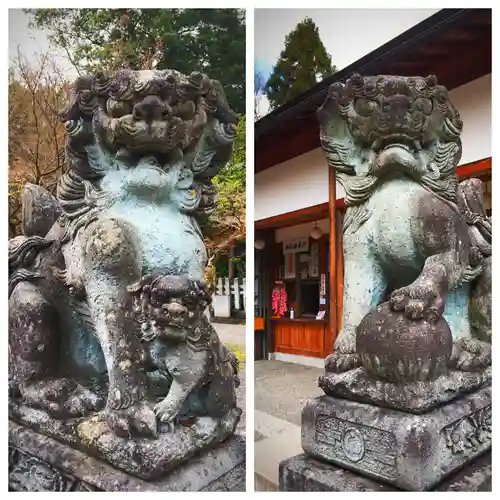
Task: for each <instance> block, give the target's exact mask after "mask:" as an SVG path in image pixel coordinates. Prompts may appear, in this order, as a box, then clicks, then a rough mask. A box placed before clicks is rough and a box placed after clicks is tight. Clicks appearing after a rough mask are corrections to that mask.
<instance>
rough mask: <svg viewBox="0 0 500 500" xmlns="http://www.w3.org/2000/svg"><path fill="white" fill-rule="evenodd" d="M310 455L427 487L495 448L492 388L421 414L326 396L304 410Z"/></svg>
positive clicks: (404, 485)
mask: <svg viewBox="0 0 500 500" xmlns="http://www.w3.org/2000/svg"><path fill="white" fill-rule="evenodd" d="M302 448H303V450H304V451H305V452H306V453H307V454H308V455H310V456H312V457H314V458H318V459H320V460H323V461H326V462H329V463H333V464H335V465H339V466H341V467H345V468H348V469H351V470H353V471H355V472H358V473H360V474H362V475H364V476H366V477H371V478H373V479H376V480H377V481H382V482H385V483H388V484H392V485H394V486H396V487H397V488H400V489H402V490H408V491H425V490H428V489H430V488H432V487H434V486H435V485H436V484H437V483H439V482H440V481H441V480H442V479H443V478H444V477H445V476H447V475H449V474H451V473H453V471H455V470H457V469H460V468H461V467H463V466H465V465H466V464H468V463H469V462H471V461H472V460H474V459H475V458H476V457H478V456H479V455H481V454H482V453H484V452H486V451H488V450H489V449H490V448H491V388H490V387H485V388H483V389H480V390H479V391H477V392H475V393H473V394H468V395H466V396H463V397H462V398H460V399H459V400H455V401H453V402H451V403H449V404H447V405H444V406H442V407H440V408H438V409H434V410H432V411H430V412H428V413H425V414H422V415H415V414H411V413H404V412H401V411H397V410H393V409H387V408H381V407H377V406H373V405H368V404H365V403H358V402H355V401H349V400H346V399H340V398H333V397H330V396H321V397H319V398H317V399H316V400H314V401H312V402H311V403H309V404H308V405H307V406H306V407H305V408H304V410H303V412H302Z"/></svg>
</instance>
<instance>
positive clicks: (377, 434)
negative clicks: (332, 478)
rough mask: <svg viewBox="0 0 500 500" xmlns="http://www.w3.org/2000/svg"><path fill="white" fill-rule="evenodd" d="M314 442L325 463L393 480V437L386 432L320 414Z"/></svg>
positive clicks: (394, 452) (394, 469) (394, 445)
mask: <svg viewBox="0 0 500 500" xmlns="http://www.w3.org/2000/svg"><path fill="white" fill-rule="evenodd" d="M315 441H316V443H317V445H318V446H319V447H321V449H322V451H323V452H324V453H325V455H326V456H325V458H326V459H327V460H328V459H330V460H332V462H340V463H343V464H345V465H351V466H353V465H355V466H356V468H357V469H360V470H363V471H366V472H369V473H371V474H374V475H376V476H379V477H381V478H385V479H389V480H391V479H395V477H396V437H395V436H394V435H393V434H391V433H390V432H387V431H384V430H381V429H376V428H374V427H369V426H366V425H359V424H355V423H353V422H347V421H346V420H342V419H340V418H335V417H331V416H328V415H321V414H320V415H318V416H317V418H316V434H315Z"/></svg>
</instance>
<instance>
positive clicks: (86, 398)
mask: <svg viewBox="0 0 500 500" xmlns="http://www.w3.org/2000/svg"><path fill="white" fill-rule="evenodd" d="M104 404H105V401H104V398H102V397H101V396H99V395H97V394H95V393H93V392H92V391H90V390H89V389H87V388H86V387H83V386H81V385H77V386H76V388H75V390H74V391H73V393H72V394H71V395H70V397H69V398H68V400H67V401H66V405H65V406H66V409H67V411H68V413H69V414H70V415H71V416H73V417H78V416H81V415H86V414H88V413H90V412H94V411H98V410H100V409H101V408H103V407H104Z"/></svg>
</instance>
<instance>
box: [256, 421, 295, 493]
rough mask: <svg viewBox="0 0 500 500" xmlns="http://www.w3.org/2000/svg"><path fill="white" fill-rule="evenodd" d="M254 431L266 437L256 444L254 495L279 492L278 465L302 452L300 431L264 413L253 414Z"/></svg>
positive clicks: (290, 424) (288, 423) (292, 425)
mask: <svg viewBox="0 0 500 500" xmlns="http://www.w3.org/2000/svg"><path fill="white" fill-rule="evenodd" d="M254 422H255V431H256V432H258V433H259V434H261V435H263V436H269V437H267V438H266V439H262V440H261V441H258V442H256V443H255V447H254V457H255V458H254V467H255V469H254V475H255V491H279V464H280V462H282V461H283V460H286V459H287V458H289V457H291V456H294V455H297V454H298V453H301V452H302V446H301V444H300V427H299V426H298V425H294V424H292V423H290V422H287V421H285V420H281V419H279V418H276V417H273V416H272V415H269V414H267V413H264V412H259V411H256V412H255V419H254Z"/></svg>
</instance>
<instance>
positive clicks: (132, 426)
mask: <svg viewBox="0 0 500 500" xmlns="http://www.w3.org/2000/svg"><path fill="white" fill-rule="evenodd" d="M106 421H107V423H108V425H109V427H110V429H111V430H112V431H113V432H114V433H115V434H116V435H117V436H119V437H124V438H131V437H132V436H134V435H137V436H143V437H156V436H157V434H158V430H157V426H156V416H155V414H154V412H153V410H151V408H150V407H149V405H148V404H147V403H146V402H140V403H134V404H132V405H131V406H129V407H128V408H121V409H118V410H117V409H114V408H110V407H109V406H108V407H107V408H106Z"/></svg>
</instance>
